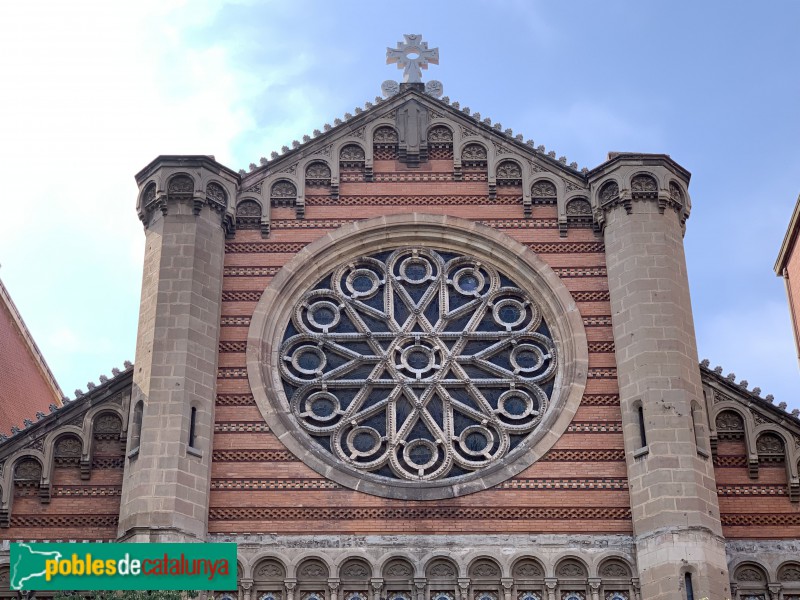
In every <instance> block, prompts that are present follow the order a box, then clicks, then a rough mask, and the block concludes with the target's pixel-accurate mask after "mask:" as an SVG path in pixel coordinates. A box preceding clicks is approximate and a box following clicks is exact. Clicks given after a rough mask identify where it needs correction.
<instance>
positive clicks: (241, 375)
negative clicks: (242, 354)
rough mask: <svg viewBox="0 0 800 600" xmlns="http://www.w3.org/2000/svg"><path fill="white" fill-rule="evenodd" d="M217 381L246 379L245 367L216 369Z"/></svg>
mask: <svg viewBox="0 0 800 600" xmlns="http://www.w3.org/2000/svg"><path fill="white" fill-rule="evenodd" d="M217 377H218V378H219V379H247V368H246V367H223V368H221V369H217Z"/></svg>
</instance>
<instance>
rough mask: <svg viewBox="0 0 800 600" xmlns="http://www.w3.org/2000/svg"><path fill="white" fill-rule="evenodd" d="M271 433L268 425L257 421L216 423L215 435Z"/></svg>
mask: <svg viewBox="0 0 800 600" xmlns="http://www.w3.org/2000/svg"><path fill="white" fill-rule="evenodd" d="M266 431H269V427H268V426H267V424H266V423H260V422H257V421H223V422H219V421H218V422H216V423H214V433H263V432H266Z"/></svg>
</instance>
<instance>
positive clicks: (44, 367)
mask: <svg viewBox="0 0 800 600" xmlns="http://www.w3.org/2000/svg"><path fill="white" fill-rule="evenodd" d="M0 302H2V303H3V304H4V305H5V306H7V307H8V312H9V313H11V318H12V319H13V321H14V324H15V325H16V326H17V329H19V332H20V334H21V335H22V339H23V340H24V341H25V345H26V346H27V347H28V351H29V352H30V354H31V356H32V357H33V360H34V362H35V363H36V366H38V367H39V371H40V372H41V373H42V375H44V379H45V381H46V382H47V384H48V385H49V386H50V390H51V391H52V392H53V397H54V398H55V404H56V406H62V405H63V401H62V398H63V397H64V392H63V391H61V387H60V386H59V385H58V381H56V378H55V375H53V372H52V371H51V370H50V367H49V366H48V364H47V361H46V360H45V359H44V355H43V354H42V351H41V350H39V346H37V345H36V342H35V341H34V339H33V336H32V335H31V332H30V331H29V330H28V326H27V325H25V321H24V320H23V319H22V315H21V314H20V313H19V310H18V309H17V305H16V304H14V301H13V300H12V299H11V295H10V294H9V293H8V290H7V289H6V286H5V285H3V280H2V279H0Z"/></svg>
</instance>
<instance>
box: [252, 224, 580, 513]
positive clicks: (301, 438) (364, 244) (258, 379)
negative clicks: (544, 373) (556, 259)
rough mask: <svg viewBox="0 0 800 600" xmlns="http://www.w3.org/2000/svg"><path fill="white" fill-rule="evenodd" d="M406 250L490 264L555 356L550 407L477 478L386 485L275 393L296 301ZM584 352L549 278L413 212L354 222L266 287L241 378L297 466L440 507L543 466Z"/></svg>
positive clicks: (493, 243)
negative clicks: (543, 328)
mask: <svg viewBox="0 0 800 600" xmlns="http://www.w3.org/2000/svg"><path fill="white" fill-rule="evenodd" d="M411 246H422V247H430V248H434V249H436V250H442V251H452V252H458V253H462V254H465V255H471V256H473V257H475V258H477V259H478V260H480V261H485V262H487V263H489V264H492V265H494V266H495V267H496V268H497V269H498V270H499V271H500V272H502V273H504V274H506V275H507V276H508V277H511V278H512V280H513V281H514V282H515V283H516V284H517V285H518V286H519V287H520V288H521V289H522V290H523V291H524V292H526V293H527V294H529V296H530V297H531V298H532V299H533V300H534V301H535V302H536V303H537V304H538V305H539V307H540V308H541V310H542V316H543V317H544V319H545V321H546V322H547V324H548V326H549V328H550V333H551V336H552V339H553V343H554V344H555V346H556V351H557V352H558V357H559V362H560V366H559V368H558V369H557V372H556V376H555V382H554V387H553V392H552V395H551V398H550V407H549V408H548V410H547V412H546V413H545V415H544V417H543V418H542V421H541V423H540V424H539V425H538V426H537V427H536V428H535V429H534V430H533V431H532V432H531V433H530V434H529V435H528V437H526V438H525V439H524V440H523V441H522V442H521V443H520V444H518V445H517V447H516V448H514V450H512V451H510V452H509V453H508V454H507V455H506V456H505V457H503V458H502V459H500V460H499V461H498V462H497V463H495V464H493V465H490V466H487V467H485V468H483V469H480V470H478V471H475V472H473V473H469V474H467V475H461V476H458V477H451V478H445V479H442V480H434V481H404V480H393V479H388V478H386V477H381V476H378V475H374V474H371V473H365V472H362V471H359V470H357V469H353V468H351V467H349V466H347V465H344V464H342V463H339V462H337V461H336V459H335V457H334V456H333V455H332V454H329V453H328V452H326V451H325V450H324V449H323V448H322V447H320V446H319V445H318V444H317V443H316V442H314V440H313V439H312V438H311V437H310V436H309V435H308V434H307V433H306V432H305V431H304V430H303V429H302V428H301V427H300V426H299V425H298V424H297V422H296V421H295V420H294V418H293V416H292V414H291V410H290V408H289V402H288V400H287V398H286V394H285V393H284V390H283V383H282V381H281V375H280V370H279V368H278V365H279V361H280V355H279V352H280V348H281V344H282V342H283V335H284V332H285V330H286V326H287V324H288V323H289V320H290V319H291V316H292V313H293V311H294V309H295V305H296V304H297V301H298V299H299V298H300V297H301V295H302V294H304V293H306V292H307V291H308V290H310V289H312V288H313V286H314V285H316V284H317V282H319V281H320V280H321V279H322V278H323V277H325V276H327V275H328V274H329V273H330V272H331V271H333V270H334V269H335V268H336V267H338V266H340V265H341V264H342V263H345V262H347V261H351V260H353V259H356V258H358V257H360V256H365V255H370V254H373V253H376V252H381V251H384V250H394V249H397V248H406V247H411ZM588 364H589V349H588V344H587V339H586V331H585V329H584V326H583V320H582V318H581V315H580V313H579V311H578V308H577V306H576V305H575V301H574V300H573V298H572V296H571V295H570V293H569V291H568V290H567V288H566V287H565V286H564V284H563V283H562V281H561V279H560V278H559V277H558V275H556V273H555V272H554V271H553V270H552V269H551V268H550V267H549V266H548V265H547V264H546V263H545V262H544V261H542V259H540V258H539V257H538V256H537V255H536V254H535V253H534V252H533V251H531V250H530V249H529V248H526V247H525V246H523V245H522V244H520V243H519V242H517V241H516V240H514V239H512V238H511V237H509V236H507V235H506V234H504V233H502V232H500V231H497V230H496V229H492V228H490V227H487V226H485V225H480V224H478V223H474V222H472V221H467V220H465V219H460V218H456V217H450V216H442V215H430V214H421V213H412V214H406V215H392V216H387V217H379V218H376V219H369V220H365V221H357V222H354V223H351V224H349V225H345V226H343V227H340V228H339V229H337V230H335V231H332V232H330V233H328V234H327V235H325V236H323V237H322V238H320V239H318V240H316V241H314V242H312V243H311V244H309V245H308V246H306V247H305V248H303V249H302V250H301V251H300V252H298V253H297V254H296V255H295V256H294V258H292V259H291V260H290V261H289V262H288V263H287V264H286V265H285V266H284V267H283V268H282V269H281V270H280V271H278V273H277V274H276V275H275V277H274V278H273V280H272V282H271V283H270V284H269V286H268V287H267V289H266V290H264V293H263V294H262V296H261V299H260V300H259V301H258V304H257V306H256V309H255V312H254V313H253V318H252V321H251V323H250V329H249V331H248V335H247V376H248V380H249V382H250V388H251V389H252V392H253V396H254V397H255V401H256V404H257V405H258V408H259V410H260V411H261V414H262V415H263V417H264V420H265V421H266V422H267V424H268V425H269V427H270V429H271V431H272V432H273V433H274V434H275V435H276V436H277V437H278V439H280V441H281V443H283V444H284V446H286V448H288V449H289V451H291V452H292V453H293V454H294V455H295V456H296V457H297V458H298V459H300V460H301V461H303V462H304V463H305V464H306V465H307V466H309V467H310V468H311V469H313V470H314V471H316V472H317V473H319V474H320V475H322V476H324V477H327V478H328V479H331V480H333V481H335V482H337V483H339V484H341V485H343V486H345V487H348V488H351V489H354V490H358V491H362V492H365V493H368V494H372V495H375V496H381V497H384V498H398V499H405V500H439V499H442V498H453V497H456V496H463V495H465V494H471V493H474V492H478V491H481V490H484V489H488V488H490V487H493V486H495V485H497V484H498V483H501V482H503V481H505V480H507V479H510V478H511V477H513V476H514V475H517V474H518V473H520V472H521V471H522V470H524V469H525V468H527V467H529V466H530V465H531V464H533V463H534V462H536V461H537V460H538V459H539V458H541V457H542V456H543V455H544V454H545V453H546V452H547V451H548V450H550V448H552V447H553V445H554V444H555V443H556V442H557V441H558V439H559V438H560V437H561V435H562V434H563V433H564V432H565V431H566V429H567V427H568V426H569V424H570V422H571V421H572V418H573V417H574V415H575V412H576V410H577V409H578V405H579V404H580V401H581V398H582V396H583V392H584V389H585V388H586V379H587V373H588Z"/></svg>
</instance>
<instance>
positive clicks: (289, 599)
mask: <svg viewBox="0 0 800 600" xmlns="http://www.w3.org/2000/svg"><path fill="white" fill-rule="evenodd" d="M283 587H285V588H286V600H294V589H295V588H296V587H297V579H294V578H290V579H284V580H283Z"/></svg>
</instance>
